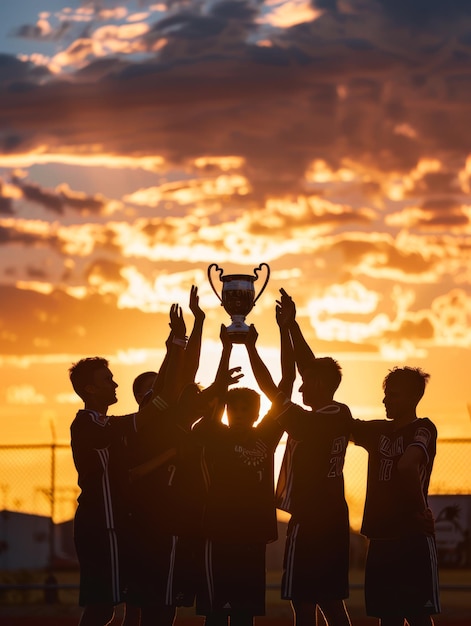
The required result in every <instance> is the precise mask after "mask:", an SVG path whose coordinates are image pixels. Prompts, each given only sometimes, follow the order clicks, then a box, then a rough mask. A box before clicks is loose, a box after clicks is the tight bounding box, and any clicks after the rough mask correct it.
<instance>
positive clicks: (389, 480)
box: [352, 418, 437, 539]
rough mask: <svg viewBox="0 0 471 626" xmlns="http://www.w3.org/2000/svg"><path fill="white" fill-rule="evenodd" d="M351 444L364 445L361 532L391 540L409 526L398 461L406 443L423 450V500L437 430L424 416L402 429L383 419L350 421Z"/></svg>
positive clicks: (406, 530) (410, 515)
mask: <svg viewBox="0 0 471 626" xmlns="http://www.w3.org/2000/svg"><path fill="white" fill-rule="evenodd" d="M352 435H353V440H354V442H355V444H357V445H359V446H362V447H363V448H366V450H367V451H368V453H369V459H368V482H367V489H366V501H365V509H364V513H363V523H362V528H361V532H362V534H364V535H366V536H367V537H370V538H376V539H392V538H394V537H399V536H401V535H404V534H407V533H408V532H410V530H411V528H413V519H412V516H413V513H414V511H413V510H411V503H410V502H408V500H407V499H406V498H405V497H404V487H403V483H402V482H401V476H400V474H399V472H398V468H397V466H398V462H399V459H400V458H401V456H402V455H403V454H404V452H405V451H406V449H407V448H408V447H409V446H419V447H420V448H421V449H422V450H423V452H424V463H423V465H422V467H421V468H420V480H421V485H422V492H423V495H424V499H425V501H427V492H428V485H429V482H430V474H431V472H432V466H433V461H434V458H435V452H436V442H437V430H436V428H435V426H434V424H433V423H432V422H431V421H430V420H429V419H428V418H421V419H416V420H414V421H413V422H411V423H410V424H407V425H406V426H404V427H402V428H397V426H396V425H395V424H394V422H390V421H386V420H373V421H362V420H354V421H353V427H352Z"/></svg>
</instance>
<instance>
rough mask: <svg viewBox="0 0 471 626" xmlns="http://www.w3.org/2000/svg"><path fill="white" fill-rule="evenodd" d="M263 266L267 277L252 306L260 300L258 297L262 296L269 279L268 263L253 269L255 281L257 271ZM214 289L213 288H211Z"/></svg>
mask: <svg viewBox="0 0 471 626" xmlns="http://www.w3.org/2000/svg"><path fill="white" fill-rule="evenodd" d="M263 266H265V267H266V268H267V277H266V278H265V282H264V284H263V287H262V288H261V289H260V291H259V292H258V295H257V297H256V298H255V300H254V301H253V304H254V306H255V303H256V302H257V300H258V299H259V298H260V296H261V295H262V293H263V292H264V291H265V287H266V286H267V284H268V279H269V278H270V267H269V265H268V263H260V265H259V266H258V267H256V268H254V272H255V280H257V279H258V273H259V271H260V270H261V269H262V267H263ZM213 289H214V287H213Z"/></svg>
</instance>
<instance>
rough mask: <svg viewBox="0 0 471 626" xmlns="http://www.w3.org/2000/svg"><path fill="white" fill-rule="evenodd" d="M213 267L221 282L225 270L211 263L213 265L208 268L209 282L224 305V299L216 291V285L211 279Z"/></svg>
mask: <svg viewBox="0 0 471 626" xmlns="http://www.w3.org/2000/svg"><path fill="white" fill-rule="evenodd" d="M213 267H214V268H215V271H216V272H219V280H222V273H223V271H224V270H223V269H222V267H219V265H218V264H217V263H211V265H210V266H209V267H208V280H209V284H210V285H211V287H212V289H213V291H214V293H215V294H216V295H217V297H218V298H219V301H220V302H221V304H222V298H221V296H220V295H219V294H218V292H217V291H216V289H215V287H214V285H213V281H212V279H211V270H212V269H213Z"/></svg>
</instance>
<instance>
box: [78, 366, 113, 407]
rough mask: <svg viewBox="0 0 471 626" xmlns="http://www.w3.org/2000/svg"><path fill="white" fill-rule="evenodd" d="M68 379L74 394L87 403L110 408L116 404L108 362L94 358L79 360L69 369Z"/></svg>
mask: <svg viewBox="0 0 471 626" xmlns="http://www.w3.org/2000/svg"><path fill="white" fill-rule="evenodd" d="M69 377H70V382H71V383H72V387H73V388H74V391H75V393H76V394H77V395H78V396H79V397H80V398H82V400H83V401H84V402H85V403H87V402H91V401H92V402H95V403H96V404H97V405H100V406H110V404H114V403H115V402H117V398H116V388H117V386H118V384H117V383H116V382H115V381H114V380H113V374H112V373H111V371H110V369H109V367H108V361H107V360H106V359H104V358H102V357H99V356H94V357H87V358H85V359H81V360H80V361H77V363H74V364H73V365H72V366H71V367H70V368H69Z"/></svg>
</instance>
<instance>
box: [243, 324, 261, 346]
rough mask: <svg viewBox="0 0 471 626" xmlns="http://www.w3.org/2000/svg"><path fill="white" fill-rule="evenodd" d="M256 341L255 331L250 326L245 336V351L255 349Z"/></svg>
mask: <svg viewBox="0 0 471 626" xmlns="http://www.w3.org/2000/svg"><path fill="white" fill-rule="evenodd" d="M257 339H258V332H257V329H256V328H255V326H254V325H253V324H250V328H249V332H248V333H247V334H246V336H245V341H244V343H245V345H246V346H247V349H249V348H253V347H255V344H256V343H257Z"/></svg>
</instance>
